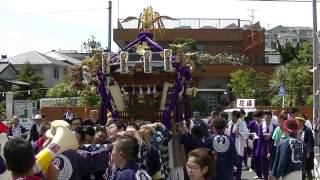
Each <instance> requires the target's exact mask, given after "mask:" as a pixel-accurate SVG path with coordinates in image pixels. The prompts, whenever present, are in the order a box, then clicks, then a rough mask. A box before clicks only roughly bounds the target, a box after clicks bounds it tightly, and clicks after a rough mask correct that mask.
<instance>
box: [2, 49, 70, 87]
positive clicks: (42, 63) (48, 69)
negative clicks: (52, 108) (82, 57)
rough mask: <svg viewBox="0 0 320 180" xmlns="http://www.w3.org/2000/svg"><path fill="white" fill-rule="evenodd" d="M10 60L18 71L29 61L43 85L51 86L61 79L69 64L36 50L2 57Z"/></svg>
mask: <svg viewBox="0 0 320 180" xmlns="http://www.w3.org/2000/svg"><path fill="white" fill-rule="evenodd" d="M1 61H7V62H10V63H11V64H12V65H13V66H14V68H15V69H16V70H17V71H18V72H20V71H21V70H22V67H23V65H24V64H25V63H30V64H31V65H32V66H33V67H34V68H35V69H36V72H37V73H38V74H39V75H40V76H41V77H42V78H43V85H44V86H46V87H48V88H51V87H53V86H55V85H56V84H58V83H61V82H62V81H63V77H64V75H65V74H66V73H67V71H68V68H69V67H70V66H71V65H70V64H68V63H65V62H63V61H59V60H56V59H54V58H51V57H49V56H46V55H44V54H41V53H39V52H36V51H30V52H26V53H23V54H20V55H16V56H13V57H8V58H6V59H2V60H1Z"/></svg>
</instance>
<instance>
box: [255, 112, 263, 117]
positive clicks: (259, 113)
mask: <svg viewBox="0 0 320 180" xmlns="http://www.w3.org/2000/svg"><path fill="white" fill-rule="evenodd" d="M263 115H264V112H263V111H256V112H255V113H254V114H253V117H262V116H263Z"/></svg>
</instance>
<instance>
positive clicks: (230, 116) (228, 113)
mask: <svg viewBox="0 0 320 180" xmlns="http://www.w3.org/2000/svg"><path fill="white" fill-rule="evenodd" d="M243 110H244V111H245V112H246V115H248V113H250V112H256V111H257V109H256V108H251V109H243ZM233 111H239V112H240V109H239V108H232V109H225V110H224V111H223V112H224V113H225V114H226V115H227V116H228V118H226V119H227V120H228V122H229V121H231V119H232V112H233Z"/></svg>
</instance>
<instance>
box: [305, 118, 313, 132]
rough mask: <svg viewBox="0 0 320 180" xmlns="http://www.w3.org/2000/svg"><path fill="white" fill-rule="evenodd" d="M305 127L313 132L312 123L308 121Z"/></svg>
mask: <svg viewBox="0 0 320 180" xmlns="http://www.w3.org/2000/svg"><path fill="white" fill-rule="evenodd" d="M304 125H306V126H307V127H308V128H309V129H311V130H313V128H312V123H311V122H310V120H309V119H308V120H306V122H305V123H304Z"/></svg>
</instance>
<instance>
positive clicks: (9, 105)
mask: <svg viewBox="0 0 320 180" xmlns="http://www.w3.org/2000/svg"><path fill="white" fill-rule="evenodd" d="M12 115H13V93H12V92H7V93H6V116H7V119H11V118H12Z"/></svg>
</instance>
